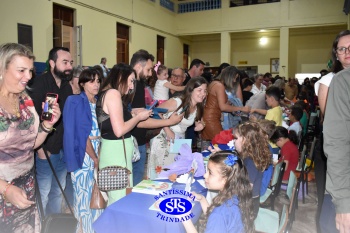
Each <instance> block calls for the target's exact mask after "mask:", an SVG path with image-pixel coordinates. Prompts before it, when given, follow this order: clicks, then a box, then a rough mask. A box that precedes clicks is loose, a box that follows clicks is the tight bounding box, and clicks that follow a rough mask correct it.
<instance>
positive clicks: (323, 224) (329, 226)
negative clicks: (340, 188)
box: [319, 194, 339, 233]
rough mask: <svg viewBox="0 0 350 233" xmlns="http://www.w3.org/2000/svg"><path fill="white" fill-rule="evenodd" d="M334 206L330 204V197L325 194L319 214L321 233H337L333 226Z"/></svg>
mask: <svg viewBox="0 0 350 233" xmlns="http://www.w3.org/2000/svg"><path fill="white" fill-rule="evenodd" d="M335 215H336V212H335V206H334V204H333V202H332V196H331V195H330V194H325V195H324V198H323V204H322V209H321V214H320V220H319V223H320V228H321V232H322V233H338V232H339V231H338V230H337V228H336V225H335Z"/></svg>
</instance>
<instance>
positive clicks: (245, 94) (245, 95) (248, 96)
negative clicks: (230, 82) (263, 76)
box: [242, 91, 254, 106]
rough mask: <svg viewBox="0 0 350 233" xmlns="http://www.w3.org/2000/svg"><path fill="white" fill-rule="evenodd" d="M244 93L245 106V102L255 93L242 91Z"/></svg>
mask: <svg viewBox="0 0 350 233" xmlns="http://www.w3.org/2000/svg"><path fill="white" fill-rule="evenodd" d="M242 95H243V106H245V102H247V101H248V100H249V99H250V97H252V96H253V95H254V94H253V93H251V92H250V91H242Z"/></svg>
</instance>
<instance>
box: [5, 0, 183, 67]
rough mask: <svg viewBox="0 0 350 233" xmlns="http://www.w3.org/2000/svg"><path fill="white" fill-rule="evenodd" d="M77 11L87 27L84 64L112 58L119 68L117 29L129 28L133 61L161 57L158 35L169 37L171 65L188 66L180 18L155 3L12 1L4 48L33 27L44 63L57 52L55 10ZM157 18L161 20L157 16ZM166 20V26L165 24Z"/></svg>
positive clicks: (123, 0)
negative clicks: (138, 54) (145, 54)
mask: <svg viewBox="0 0 350 233" xmlns="http://www.w3.org/2000/svg"><path fill="white" fill-rule="evenodd" d="M53 3H57V4H60V5H64V6H66V7H70V8H73V9H75V10H76V13H75V19H76V22H75V24H76V25H77V26H78V25H81V26H82V60H83V64H84V65H95V64H98V63H99V62H100V58H101V57H107V60H108V66H112V65H113V64H114V63H115V62H116V23H117V22H119V23H123V24H126V25H129V26H130V27H131V28H130V29H131V33H130V46H129V48H130V58H131V56H132V54H133V53H134V52H135V51H137V50H139V49H146V50H148V51H149V52H150V53H152V54H153V55H155V56H156V38H157V35H161V36H163V37H165V38H166V39H165V41H166V48H165V63H166V65H168V66H169V67H172V66H182V41H181V39H180V38H178V37H177V36H176V35H175V34H174V31H175V14H174V13H172V12H170V11H169V10H167V9H164V8H163V7H161V6H160V5H159V2H158V1H157V2H156V3H154V2H151V1H149V0H134V1H129V0H127V1H126V0H99V1H95V0H81V1H79V2H78V1H75V0H55V1H33V0H11V1H1V3H0V4H1V5H0V34H1V37H0V43H1V44H2V43H6V42H17V23H23V24H27V25H32V26H33V48H34V54H35V55H36V58H37V59H36V60H37V61H40V62H44V61H45V60H46V59H47V56H48V52H49V50H50V49H51V48H52V30H53V26H52V5H53ZM155 12H156V14H155ZM160 19H161V20H160Z"/></svg>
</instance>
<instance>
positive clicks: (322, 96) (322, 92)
mask: <svg viewBox="0 0 350 233" xmlns="http://www.w3.org/2000/svg"><path fill="white" fill-rule="evenodd" d="M327 96H328V87H327V86H326V85H324V84H322V83H320V87H319V89H318V94H317V98H318V104H319V105H320V109H321V113H322V115H324V114H325V112H326V103H327Z"/></svg>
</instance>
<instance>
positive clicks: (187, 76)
mask: <svg viewBox="0 0 350 233" xmlns="http://www.w3.org/2000/svg"><path fill="white" fill-rule="evenodd" d="M185 76H186V79H185V81H184V82H183V84H182V85H184V86H186V84H187V83H188V81H190V79H191V78H192V77H191V75H190V74H189V73H188V72H186V73H185Z"/></svg>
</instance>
